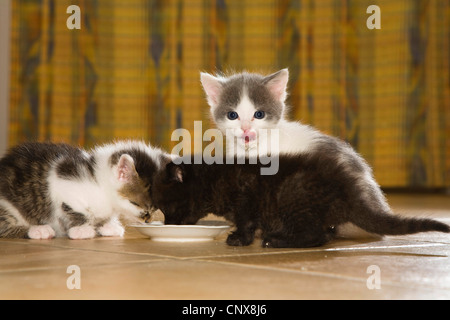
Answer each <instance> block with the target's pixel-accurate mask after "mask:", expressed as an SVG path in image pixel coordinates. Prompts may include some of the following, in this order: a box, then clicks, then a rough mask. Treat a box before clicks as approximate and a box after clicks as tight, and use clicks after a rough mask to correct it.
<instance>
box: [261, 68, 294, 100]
mask: <svg viewBox="0 0 450 320" xmlns="http://www.w3.org/2000/svg"><path fill="white" fill-rule="evenodd" d="M288 80H289V71H288V69H282V70H280V71H278V72H275V73H273V74H271V75H268V76H267V77H265V78H264V80H263V82H264V84H265V85H266V87H267V89H269V91H270V93H272V95H273V96H274V97H275V99H277V100H280V101H281V102H284V100H285V99H286V95H287V94H286V87H287V83H288Z"/></svg>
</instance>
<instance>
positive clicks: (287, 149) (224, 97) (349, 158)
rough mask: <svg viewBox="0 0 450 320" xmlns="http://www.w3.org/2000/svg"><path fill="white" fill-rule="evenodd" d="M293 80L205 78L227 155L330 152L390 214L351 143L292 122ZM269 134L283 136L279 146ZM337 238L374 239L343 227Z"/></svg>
mask: <svg viewBox="0 0 450 320" xmlns="http://www.w3.org/2000/svg"><path fill="white" fill-rule="evenodd" d="M288 78H289V73H288V70H287V69H282V70H280V71H278V72H276V73H274V74H271V75H268V76H262V75H259V74H254V73H246V72H243V73H238V74H234V75H231V76H229V77H222V76H212V75H210V74H208V73H201V82H202V85H203V88H204V90H205V92H206V96H207V100H208V104H209V105H210V107H211V109H210V111H211V116H212V119H213V120H214V122H215V123H216V125H217V127H218V128H219V129H220V130H221V131H222V132H223V133H224V134H225V135H226V140H227V154H228V155H230V154H236V155H238V156H249V157H255V156H261V155H265V154H270V153H274V152H277V153H278V152H279V153H280V154H289V153H301V154H317V155H319V156H320V155H321V154H323V150H324V148H325V149H326V150H327V151H328V152H331V153H333V154H334V155H335V157H334V158H333V159H334V161H336V162H337V164H338V165H339V168H341V170H342V171H343V175H344V176H346V178H347V179H352V180H353V181H354V183H355V188H357V189H358V190H359V193H360V199H361V201H364V202H365V205H366V206H372V207H374V208H380V210H381V211H383V212H387V211H389V210H390V209H389V205H388V204H387V201H386V199H385V197H384V195H383V193H382V191H381V189H380V187H379V185H378V184H377V182H376V181H375V179H374V177H373V174H372V169H371V168H370V167H369V165H368V164H367V163H366V161H365V160H364V159H363V158H362V157H361V156H360V155H359V154H358V153H357V152H356V151H355V150H354V149H353V148H352V147H351V146H350V145H349V144H348V143H346V142H344V141H342V140H339V139H337V138H335V137H332V136H329V135H326V134H324V133H322V132H320V131H318V130H317V129H315V128H313V127H311V126H309V125H305V124H302V123H301V122H299V121H295V122H294V121H288V120H287V119H286V113H287V112H286V109H287V106H286V105H285V99H286V96H287V92H286V87H287V83H288ZM267 129H270V130H275V131H276V132H277V134H278V139H277V140H276V142H275V144H276V145H273V140H272V139H273V137H271V134H270V132H271V131H268V130H267ZM267 131H268V132H267ZM272 132H273V131H272ZM262 133H266V134H262ZM344 173H345V174H344ZM337 233H338V234H339V235H340V236H342V237H351V238H353V237H367V236H370V234H367V233H365V232H362V230H360V229H359V228H354V225H353V224H346V225H341V226H340V227H339V228H338V230H337Z"/></svg>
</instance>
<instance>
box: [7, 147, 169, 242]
mask: <svg viewBox="0 0 450 320" xmlns="http://www.w3.org/2000/svg"><path fill="white" fill-rule="evenodd" d="M164 157H165V155H164V153H163V152H162V151H161V150H159V149H155V148H152V147H150V146H148V145H146V144H144V143H142V142H137V141H136V142H134V141H127V142H117V143H113V144H107V145H103V146H99V147H97V148H95V149H93V150H91V151H89V152H87V151H85V150H83V149H80V148H75V147H73V146H70V145H67V144H53V143H37V142H36V143H24V144H21V145H19V146H16V147H14V148H12V149H10V150H9V152H8V153H7V154H6V155H5V156H4V157H3V158H2V159H1V160H0V238H24V237H25V238H32V239H50V238H53V237H55V236H64V235H68V236H69V238H71V239H87V238H93V237H95V236H96V235H97V234H99V235H101V236H122V235H123V233H124V228H123V227H122V225H121V223H120V221H119V217H124V218H126V219H131V220H134V219H138V218H148V216H149V211H150V210H152V208H153V206H152V202H151V200H150V195H149V188H150V183H151V177H152V175H153V173H154V172H156V171H157V170H158V169H159V166H160V163H161V161H162V159H163V158H164Z"/></svg>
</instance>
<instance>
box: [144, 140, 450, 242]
mask: <svg viewBox="0 0 450 320" xmlns="http://www.w3.org/2000/svg"><path fill="white" fill-rule="evenodd" d="M334 143H340V142H338V141H336V140H330V141H329V142H328V145H325V144H324V145H322V147H321V151H320V152H315V153H309V154H297V155H280V157H279V170H278V172H277V173H276V174H275V175H261V174H260V168H261V165H260V164H248V161H247V164H232V165H231V164H206V163H202V164H186V163H181V164H179V165H176V164H174V163H173V162H170V163H169V164H167V166H166V168H165V169H162V170H161V171H160V172H159V173H157V174H155V176H154V180H153V187H152V192H151V193H152V200H153V204H154V205H155V206H156V207H158V208H160V209H161V211H162V212H163V213H164V216H165V223H166V224H194V223H196V222H197V221H198V220H199V219H200V218H202V217H204V216H205V215H206V214H208V213H214V214H216V215H219V216H224V217H225V218H226V219H228V220H230V221H232V222H233V223H234V224H235V226H236V230H235V231H234V232H233V233H231V234H230V235H229V236H228V238H227V243H228V244H229V245H233V246H245V245H249V244H251V243H252V242H253V240H254V234H255V230H256V229H261V230H262V239H263V242H262V245H263V246H265V247H313V246H320V245H322V244H324V243H326V242H328V241H329V240H331V239H333V238H334V237H336V232H335V230H336V228H338V227H339V226H341V225H343V224H346V223H349V222H350V223H353V224H355V225H356V226H358V227H359V228H362V229H363V230H366V231H367V232H370V233H374V234H377V235H400V234H410V233H416V232H424V231H441V232H450V227H449V226H448V225H446V224H444V223H441V222H439V221H435V220H432V219H415V218H406V217H400V216H398V215H394V214H393V213H392V212H391V211H390V210H387V209H386V207H385V206H384V205H378V206H376V205H375V206H373V205H370V204H368V202H367V201H366V199H365V195H362V194H361V193H360V188H359V186H358V179H357V178H356V176H352V175H348V174H347V172H346V169H345V166H346V164H345V163H342V162H340V161H339V157H340V155H339V154H335V153H333V152H330V151H333V150H334V149H335V147H336V146H334V145H333V144H334ZM234 160H235V161H234V163H237V160H236V159H234ZM247 160H248V159H247ZM192 162H193V161H191V163H192ZM224 163H225V160H224ZM354 170H355V171H357V172H359V173H361V172H363V171H364V170H365V167H364V166H361V165H360V164H359V163H358V162H355V163H354Z"/></svg>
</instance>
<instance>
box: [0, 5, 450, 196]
mask: <svg viewBox="0 0 450 320" xmlns="http://www.w3.org/2000/svg"><path fill="white" fill-rule="evenodd" d="M70 5H78V6H79V7H80V9H81V29H80V30H77V29H74V30H69V29H68V28H67V26H66V21H67V19H68V18H69V17H70V15H71V14H69V13H66V10H67V7H68V6H70ZM370 5H378V6H379V7H380V9H381V29H373V30H371V29H368V28H367V26H366V21H367V19H368V18H369V17H370V16H371V14H370V13H366V10H367V7H369V6H370ZM0 10H1V16H0V19H1V21H0V37H1V38H0V70H1V72H0V154H1V153H3V152H4V151H5V149H6V148H7V147H8V146H12V145H15V144H18V143H20V142H23V141H26V140H39V141H44V140H51V141H58V142H60V141H63V142H68V143H72V144H76V145H80V146H84V147H90V146H93V145H95V144H97V143H103V142H107V141H110V140H112V139H125V138H135V139H145V140H148V141H150V142H151V143H152V144H154V145H159V146H161V147H163V148H165V149H167V150H171V148H172V147H173V146H174V144H176V142H171V141H170V136H171V133H172V131H173V130H174V129H176V128H186V129H188V130H191V131H193V126H194V121H195V120H202V121H204V122H203V130H206V129H207V128H208V127H212V126H213V124H212V123H211V121H210V119H209V108H208V106H207V104H206V100H205V96H204V94H203V91H202V88H201V85H200V79H199V72H200V71H206V72H211V73H214V72H227V73H231V72H233V71H235V72H240V71H243V70H247V71H250V72H259V73H263V74H269V73H272V72H275V71H277V70H279V69H281V68H286V67H287V68H289V72H290V81H289V92H290V95H289V98H288V104H289V105H290V106H291V112H290V114H289V117H290V118H291V119H292V120H301V121H302V122H303V123H307V124H312V125H314V126H316V127H317V128H319V129H320V130H322V131H324V132H326V133H328V134H331V135H335V136H339V137H341V138H342V139H344V140H346V141H348V142H349V143H351V144H352V145H353V146H354V147H355V148H356V149H357V150H358V151H359V152H360V153H361V154H362V155H363V157H365V159H366V160H367V161H368V162H369V163H370V165H371V166H372V167H373V168H374V173H375V177H376V179H377V181H378V182H379V183H380V184H381V186H382V187H385V188H388V187H396V188H397V187H399V188H428V189H432V190H445V189H447V190H448V188H449V187H450V50H449V46H450V1H448V0H417V1H415V0H383V1H382V0H367V1H366V0H321V1H315V0H297V1H293V0H291V1H289V0H258V1H254V0H215V1H209V0H189V1H182V0H153V1H145V0H127V1H125V0H69V1H65V0H14V1H11V0H0Z"/></svg>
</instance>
